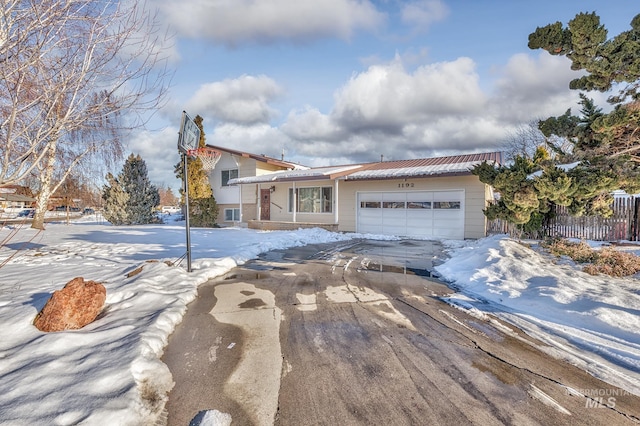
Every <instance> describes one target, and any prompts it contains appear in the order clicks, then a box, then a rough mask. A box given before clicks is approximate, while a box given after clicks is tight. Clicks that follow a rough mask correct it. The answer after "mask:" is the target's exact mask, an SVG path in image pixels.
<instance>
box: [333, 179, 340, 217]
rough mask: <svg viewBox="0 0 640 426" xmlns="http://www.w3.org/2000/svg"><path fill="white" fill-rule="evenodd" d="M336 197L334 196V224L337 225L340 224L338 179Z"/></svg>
mask: <svg viewBox="0 0 640 426" xmlns="http://www.w3.org/2000/svg"><path fill="white" fill-rule="evenodd" d="M335 188H336V189H335V191H334V192H335V195H334V199H335V203H334V204H333V223H334V224H335V225H337V224H338V195H339V194H338V179H336V183H335Z"/></svg>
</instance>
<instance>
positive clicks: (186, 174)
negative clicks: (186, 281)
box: [182, 153, 191, 272]
mask: <svg viewBox="0 0 640 426" xmlns="http://www.w3.org/2000/svg"><path fill="white" fill-rule="evenodd" d="M187 160H188V156H187V154H184V153H183V154H182V162H183V163H184V169H183V172H182V173H183V177H184V178H183V179H182V181H183V191H184V204H185V206H184V224H185V229H186V231H187V272H191V227H190V226H189V165H188V161H187Z"/></svg>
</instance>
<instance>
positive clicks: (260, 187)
mask: <svg viewBox="0 0 640 426" xmlns="http://www.w3.org/2000/svg"><path fill="white" fill-rule="evenodd" d="M257 188H258V189H257V190H258V193H257V194H256V200H257V202H258V208H257V209H256V211H257V212H258V214H257V217H256V220H260V218H261V217H262V212H261V210H262V209H261V206H262V199H260V190H261V189H262V184H260V183H259V184H258V185H257Z"/></svg>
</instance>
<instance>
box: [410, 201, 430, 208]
mask: <svg viewBox="0 0 640 426" xmlns="http://www.w3.org/2000/svg"><path fill="white" fill-rule="evenodd" d="M407 204H408V205H409V208H410V209H430V208H431V201H409V202H408V203H407Z"/></svg>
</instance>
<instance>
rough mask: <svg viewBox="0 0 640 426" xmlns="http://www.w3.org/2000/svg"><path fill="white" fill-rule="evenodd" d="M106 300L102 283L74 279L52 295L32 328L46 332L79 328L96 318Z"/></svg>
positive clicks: (80, 278) (79, 278)
mask: <svg viewBox="0 0 640 426" xmlns="http://www.w3.org/2000/svg"><path fill="white" fill-rule="evenodd" d="M106 298H107V290H106V289H105V288H104V286H103V285H102V284H100V283H98V282H95V281H85V280H84V278H82V277H78V278H74V279H72V280H71V281H69V282H68V283H67V284H66V285H65V286H64V288H63V289H62V290H57V291H54V292H53V294H52V295H51V297H50V298H49V300H48V301H47V303H46V304H45V305H44V307H43V308H42V310H41V311H40V312H39V313H38V315H36V318H35V320H34V321H33V325H35V326H36V327H37V328H38V329H39V330H41V331H47V332H48V331H63V330H76V329H78V328H82V327H84V326H85V325H87V324H89V323H90V322H92V321H93V320H95V319H96V317H97V316H98V314H99V313H100V311H101V310H102V307H103V306H104V301H105V299H106Z"/></svg>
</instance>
